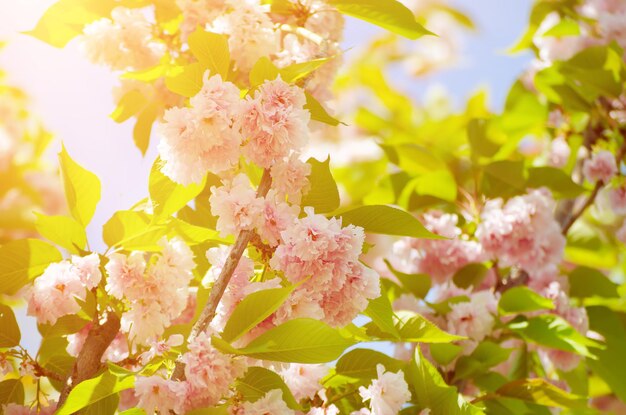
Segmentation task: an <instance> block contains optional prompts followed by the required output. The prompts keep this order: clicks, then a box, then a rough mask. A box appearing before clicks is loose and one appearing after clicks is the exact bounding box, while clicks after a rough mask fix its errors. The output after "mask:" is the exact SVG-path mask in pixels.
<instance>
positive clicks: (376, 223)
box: [340, 205, 441, 239]
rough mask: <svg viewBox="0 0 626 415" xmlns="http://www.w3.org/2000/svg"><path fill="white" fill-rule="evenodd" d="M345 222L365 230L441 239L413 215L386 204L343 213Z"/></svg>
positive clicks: (358, 208) (342, 216)
mask: <svg viewBox="0 0 626 415" xmlns="http://www.w3.org/2000/svg"><path fill="white" fill-rule="evenodd" d="M340 216H341V218H342V220H343V224H344V226H345V225H355V226H360V227H362V228H363V229H365V232H369V233H380V234H384V235H395V236H410V237H413V238H432V239H441V237H440V236H438V235H435V234H433V233H431V232H430V231H428V230H427V229H426V228H425V227H424V225H422V224H421V222H420V221H418V220H417V219H416V218H415V217H414V216H413V215H411V214H410V213H408V212H405V211H404V210H401V209H397V208H394V207H391V206H385V205H369V206H360V207H357V208H354V209H351V210H348V211H345V212H343V213H341V215H340Z"/></svg>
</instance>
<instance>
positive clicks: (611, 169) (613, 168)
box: [583, 150, 617, 183]
mask: <svg viewBox="0 0 626 415" xmlns="http://www.w3.org/2000/svg"><path fill="white" fill-rule="evenodd" d="M616 173H617V164H616V163H615V156H614V155H613V153H611V152H610V151H606V150H602V151H598V152H597V153H594V154H593V155H592V156H591V158H590V159H587V160H585V163H584V164H583V174H584V176H585V179H587V180H588V181H589V182H591V183H595V182H599V181H601V182H603V183H608V182H609V181H610V180H611V178H613V176H615V174H616Z"/></svg>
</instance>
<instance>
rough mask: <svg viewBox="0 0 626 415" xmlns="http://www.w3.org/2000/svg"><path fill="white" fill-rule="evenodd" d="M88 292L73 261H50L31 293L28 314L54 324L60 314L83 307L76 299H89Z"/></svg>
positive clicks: (35, 282)
mask: <svg viewBox="0 0 626 415" xmlns="http://www.w3.org/2000/svg"><path fill="white" fill-rule="evenodd" d="M85 294H86V292H85V286H84V285H83V282H82V281H81V278H80V275H79V274H78V272H77V269H76V267H75V266H73V265H72V264H71V263H70V262H69V261H61V262H58V263H53V264H50V265H48V267H47V268H46V269H45V271H44V272H43V274H42V275H41V276H40V277H38V278H36V279H35V281H34V283H33V286H32V287H31V289H30V290H29V291H28V293H27V299H28V311H27V314H28V315H29V316H34V317H37V321H38V322H39V323H49V324H54V323H55V322H56V321H57V319H58V318H59V317H62V316H65V315H68V314H76V313H77V312H78V311H79V310H80V305H79V304H78V303H77V302H76V299H80V300H85Z"/></svg>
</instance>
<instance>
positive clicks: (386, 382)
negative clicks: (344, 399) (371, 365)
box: [359, 364, 411, 415]
mask: <svg viewBox="0 0 626 415" xmlns="http://www.w3.org/2000/svg"><path fill="white" fill-rule="evenodd" d="M376 372H377V374H378V377H377V378H376V379H374V380H372V383H371V384H370V385H369V386H368V387H367V388H365V387H363V386H361V387H360V388H359V395H361V398H363V400H364V401H369V406H370V408H371V410H372V412H371V413H372V415H396V414H397V413H398V412H400V409H402V406H403V405H404V404H405V403H407V402H408V401H409V400H410V399H411V392H409V386H408V385H407V383H406V381H405V380H404V373H403V372H402V371H401V370H399V371H398V372H396V373H393V372H386V371H385V367H384V366H383V365H381V364H378V365H376Z"/></svg>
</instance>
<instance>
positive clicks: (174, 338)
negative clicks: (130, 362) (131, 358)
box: [139, 334, 185, 365]
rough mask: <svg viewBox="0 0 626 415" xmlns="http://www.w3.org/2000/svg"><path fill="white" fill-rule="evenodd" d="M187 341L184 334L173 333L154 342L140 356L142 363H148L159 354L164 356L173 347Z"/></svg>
mask: <svg viewBox="0 0 626 415" xmlns="http://www.w3.org/2000/svg"><path fill="white" fill-rule="evenodd" d="M184 341H185V339H184V337H183V335H182V334H173V335H171V336H170V337H169V338H168V339H167V340H158V341H155V342H152V344H151V345H150V349H149V350H148V351H146V352H144V353H142V354H141V355H140V356H139V360H140V361H141V364H142V365H147V364H148V363H150V361H152V359H154V358H155V357H157V356H164V355H165V354H166V353H167V352H168V351H169V350H170V349H171V348H172V347H177V346H180V345H181V344H183V342H184Z"/></svg>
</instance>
